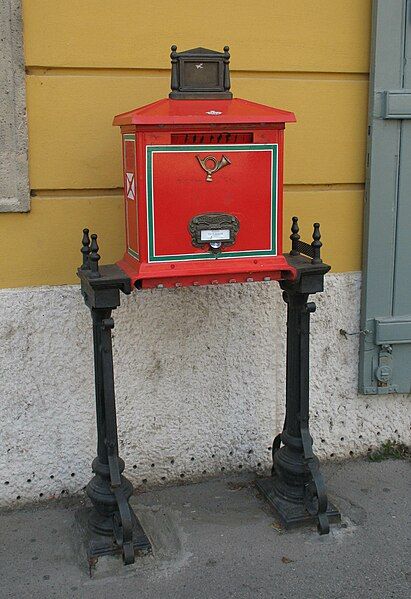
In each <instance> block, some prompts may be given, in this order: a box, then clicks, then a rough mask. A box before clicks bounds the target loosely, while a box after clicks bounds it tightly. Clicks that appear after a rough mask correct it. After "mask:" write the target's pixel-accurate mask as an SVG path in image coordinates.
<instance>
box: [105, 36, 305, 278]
mask: <svg viewBox="0 0 411 599" xmlns="http://www.w3.org/2000/svg"><path fill="white" fill-rule="evenodd" d="M229 58H230V55H229V50H228V47H225V48H224V50H223V52H215V51H212V50H207V49H204V48H196V49H194V50H188V51H186V52H177V48H176V47H175V46H172V51H171V63H172V72H171V93H170V97H168V98H164V99H161V100H158V101H157V102H153V103H152V104H149V105H148V106H143V107H141V108H137V109H135V110H131V111H130V112H127V113H124V114H120V115H117V116H116V117H115V118H114V124H115V125H119V126H120V128H121V134H122V146H123V171H124V172H123V176H124V202H125V227H126V249H125V254H124V257H123V259H122V260H121V261H120V262H119V263H118V264H119V266H120V267H121V269H122V270H123V271H124V272H125V273H126V274H127V275H128V276H129V277H130V279H131V280H132V284H133V285H135V286H136V287H137V288H139V289H141V288H152V287H176V286H177V287H182V286H190V285H209V284H220V283H233V282H238V283H244V282H252V281H262V280H279V279H292V278H293V277H294V276H295V271H294V269H293V267H292V266H291V265H290V264H288V262H287V261H286V260H285V258H284V257H283V255H282V209H283V154H284V128H285V123H287V122H293V121H295V116H294V114H293V113H292V112H287V111H284V110H279V109H276V108H271V107H268V106H265V105H263V104H257V103H255V102H250V101H248V100H242V99H239V98H233V97H232V93H231V91H230V75H229Z"/></svg>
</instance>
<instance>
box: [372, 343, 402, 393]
mask: <svg viewBox="0 0 411 599" xmlns="http://www.w3.org/2000/svg"><path fill="white" fill-rule="evenodd" d="M392 361H393V360H392V346H391V345H388V344H384V345H381V347H380V348H379V352H378V356H374V358H373V362H372V364H373V366H372V369H373V377H375V378H376V379H377V387H367V388H366V389H364V391H365V393H377V394H379V395H382V394H385V393H396V391H397V387H396V386H395V385H392V384H391V383H392Z"/></svg>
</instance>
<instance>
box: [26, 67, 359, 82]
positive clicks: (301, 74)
mask: <svg viewBox="0 0 411 599" xmlns="http://www.w3.org/2000/svg"><path fill="white" fill-rule="evenodd" d="M230 72H231V76H232V77H233V78H234V79H238V78H247V79H254V78H261V79H326V80H327V79H330V80H336V79H337V80H338V79H341V80H344V81H351V80H352V81H367V80H368V73H367V72H338V71H337V72H325V71H266V70H261V71H259V70H246V69H244V70H242V69H230ZM26 74H27V75H29V76H37V77H59V76H60V77H61V76H66V77H70V76H71V77H79V76H80V77H135V76H138V77H165V78H170V69H169V68H168V67H167V68H166V69H161V68H157V69H146V68H140V67H135V68H133V67H53V66H34V65H33V66H27V67H26Z"/></svg>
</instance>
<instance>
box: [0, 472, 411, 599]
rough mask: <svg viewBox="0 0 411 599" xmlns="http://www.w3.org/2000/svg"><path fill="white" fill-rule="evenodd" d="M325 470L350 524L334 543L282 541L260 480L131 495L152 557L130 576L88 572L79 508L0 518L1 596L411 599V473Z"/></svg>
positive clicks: (311, 538)
mask: <svg viewBox="0 0 411 599" xmlns="http://www.w3.org/2000/svg"><path fill="white" fill-rule="evenodd" d="M323 472H324V474H325V478H326V480H327V486H328V490H329V495H330V497H331V498H332V500H333V501H335V503H336V504H337V505H338V507H339V508H340V510H341V512H342V515H343V520H342V524H341V525H334V526H333V527H332V531H331V533H330V535H328V536H319V535H318V534H317V532H316V530H315V529H314V528H305V529H300V530H293V531H287V532H286V531H284V530H283V529H281V527H280V526H279V524H278V522H277V521H276V519H275V517H274V515H273V513H272V511H271V510H270V509H269V507H268V506H267V504H266V503H265V502H264V501H263V500H262V498H261V497H260V496H259V495H258V492H257V490H256V489H255V487H254V484H253V481H254V478H253V476H251V475H249V474H248V475H247V474H244V475H241V476H227V477H225V478H220V479H213V480H209V481H206V482H203V483H199V484H193V485H184V486H177V487H170V488H163V489H161V490H158V491H152V492H148V493H144V494H140V495H138V496H136V497H134V498H133V500H132V501H133V506H134V509H135V510H136V512H137V513H138V516H139V518H140V520H141V522H142V524H143V526H144V527H145V530H146V532H147V534H148V535H149V536H150V539H151V541H152V543H153V546H154V552H153V555H151V556H145V557H142V558H138V559H137V561H136V564H135V565H134V566H127V567H123V566H122V564H121V561H120V560H119V559H117V558H111V557H105V558H100V560H99V561H98V563H97V565H96V567H95V569H93V570H92V571H91V572H90V571H89V567H88V564H87V560H86V557H85V551H84V547H83V545H82V542H81V539H80V538H79V529H78V525H77V524H76V519H75V513H76V510H78V509H79V508H81V504H80V503H79V501H78V500H76V499H72V500H70V501H67V500H66V501H65V502H57V503H48V504H47V505H45V506H40V507H32V508H24V509H18V510H17V509H16V510H12V511H11V510H9V511H5V512H2V513H1V514H0V522H1V528H0V541H1V544H0V597H1V599H3V598H4V599H6V598H8V599H9V598H10V599H11V598H13V599H14V598H16V599H17V598H18V599H25V598H32V599H37V598H42V599H43V598H49V597H50V598H52V597H56V598H58V599H60V598H64V599H65V598H73V599H77V598H79V599H88V598H90V599H91V598H93V599H94V598H96V597H98V598H99V599H106V598H107V599H108V598H112V597H125V598H128V597H130V598H136V599H157V598H159V599H160V598H163V597H164V598H167V599H202V598H207V599H228V598H235V599H246V598H247V599H249V598H253V599H254V598H257V599H299V598H304V599H351V598H353V599H354V598H355V599H358V598H370V599H380V598H381V599H383V598H384V599H388V598H393V599H409V597H410V594H411V593H410V586H409V584H410V581H411V565H410V543H409V530H410V528H409V523H410V522H409V521H410V518H409V516H410V511H409V489H410V482H411V469H410V463H409V462H407V461H397V460H387V461H384V462H380V463H371V462H368V461H365V460H364V461H363V460H353V461H351V462H345V463H329V464H326V465H325V466H324V467H323ZM90 574H91V576H90Z"/></svg>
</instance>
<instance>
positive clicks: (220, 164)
mask: <svg viewBox="0 0 411 599" xmlns="http://www.w3.org/2000/svg"><path fill="white" fill-rule="evenodd" d="M196 158H197V160H198V162H199V164H200V166H201V168H202V169H203V170H204V171H205V172H206V173H207V177H206V181H212V180H213V178H212V176H211V175H213V174H214V173H216V172H217V171H219V170H220V169H222V168H224V167H225V166H228V165H229V164H231V162H230V160H229V159H228V158H227V156H224V154H223V155H222V156H221V159H220V160H217V158H214V156H206V157H205V158H200V156H196ZM207 163H208V166H207ZM210 163H211V166H210Z"/></svg>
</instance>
